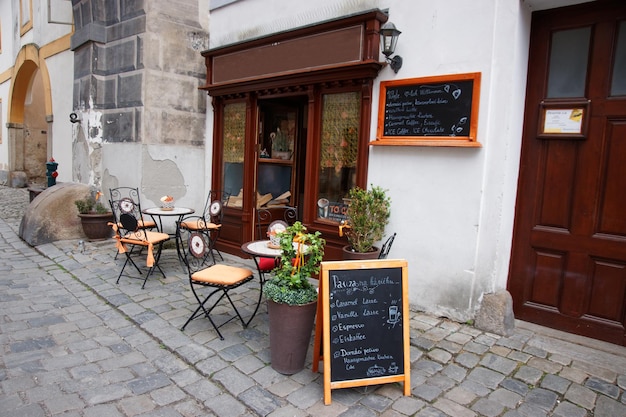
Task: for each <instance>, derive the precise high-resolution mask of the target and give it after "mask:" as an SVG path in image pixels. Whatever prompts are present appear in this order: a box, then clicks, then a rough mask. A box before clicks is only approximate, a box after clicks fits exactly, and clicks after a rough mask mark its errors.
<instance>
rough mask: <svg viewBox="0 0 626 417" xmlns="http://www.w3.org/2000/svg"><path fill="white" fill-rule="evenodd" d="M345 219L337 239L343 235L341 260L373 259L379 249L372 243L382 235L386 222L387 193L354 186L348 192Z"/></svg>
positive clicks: (375, 188) (380, 189)
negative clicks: (343, 244) (344, 244)
mask: <svg viewBox="0 0 626 417" xmlns="http://www.w3.org/2000/svg"><path fill="white" fill-rule="evenodd" d="M348 197H349V203H348V209H347V211H346V220H345V221H344V222H343V223H342V224H341V225H340V226H339V236H342V235H343V234H345V235H346V237H347V239H348V245H346V246H344V247H343V254H344V259H375V258H378V254H379V253H380V248H378V247H375V246H374V244H375V243H376V242H378V241H380V240H381V239H382V238H383V236H384V235H385V226H387V223H389V216H390V214H391V200H390V198H389V197H388V196H387V193H386V190H383V189H382V188H381V187H378V186H374V185H372V187H371V188H370V189H369V190H366V189H363V188H360V187H354V188H352V189H350V192H349V196H348Z"/></svg>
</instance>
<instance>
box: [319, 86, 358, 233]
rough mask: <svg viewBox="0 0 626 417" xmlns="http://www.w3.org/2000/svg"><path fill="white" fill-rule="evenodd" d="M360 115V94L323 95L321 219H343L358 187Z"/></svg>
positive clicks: (320, 184)
mask: <svg viewBox="0 0 626 417" xmlns="http://www.w3.org/2000/svg"><path fill="white" fill-rule="evenodd" d="M360 114H361V94H360V93H358V92H347V93H336V94H324V95H323V96H322V132H321V144H320V160H319V167H320V168H319V169H320V172H319V180H318V196H317V205H318V213H317V217H318V219H323V220H329V221H337V222H338V221H341V220H342V219H343V214H344V212H345V207H346V206H345V201H344V198H345V197H346V196H347V195H348V192H349V190H350V189H351V188H352V187H354V186H355V185H356V172H357V171H356V169H357V157H358V149H359V126H360V123H361V118H360Z"/></svg>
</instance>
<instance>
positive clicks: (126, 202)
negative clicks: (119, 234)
mask: <svg viewBox="0 0 626 417" xmlns="http://www.w3.org/2000/svg"><path fill="white" fill-rule="evenodd" d="M109 195H110V197H111V198H110V199H109V203H110V204H111V201H119V202H120V203H119V204H121V205H123V206H124V209H125V210H126V211H128V210H130V209H131V206H134V205H136V206H137V207H138V208H139V213H140V216H139V217H138V218H137V227H138V228H139V229H148V230H154V229H156V223H155V222H154V220H151V219H150V220H147V219H145V218H144V217H143V214H142V213H141V199H140V197H139V188H137V187H116V188H109ZM111 209H113V207H112V206H111ZM118 218H119V217H118ZM118 227H121V224H119V223H118ZM117 255H119V252H115V259H117Z"/></svg>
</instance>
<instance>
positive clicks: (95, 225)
mask: <svg viewBox="0 0 626 417" xmlns="http://www.w3.org/2000/svg"><path fill="white" fill-rule="evenodd" d="M101 196H102V193H101V192H92V193H90V194H89V195H88V196H86V197H85V198H83V199H81V200H75V201H74V204H75V205H76V208H77V209H78V217H80V220H81V224H82V226H83V232H84V233H85V236H87V238H89V239H91V240H100V239H106V238H109V237H111V235H112V234H113V229H112V228H111V226H109V224H108V223H109V222H112V221H113V213H112V212H111V210H109V208H108V207H106V206H105V205H104V204H102V203H101V202H100V201H99V199H100V197H101Z"/></svg>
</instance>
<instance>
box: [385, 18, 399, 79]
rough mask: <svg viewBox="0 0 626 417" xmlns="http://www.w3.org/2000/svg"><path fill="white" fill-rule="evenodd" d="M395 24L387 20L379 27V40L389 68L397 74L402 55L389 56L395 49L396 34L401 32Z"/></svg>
mask: <svg viewBox="0 0 626 417" xmlns="http://www.w3.org/2000/svg"><path fill="white" fill-rule="evenodd" d="M401 33H402V32H400V31H399V30H398V29H396V25H394V24H393V23H391V22H387V23H385V24H384V25H382V26H381V27H380V40H381V43H382V48H383V54H384V55H385V57H386V60H387V62H388V63H389V66H390V67H391V69H392V70H393V71H394V72H395V73H396V74H397V73H398V70H399V69H400V68H402V57H401V56H400V55H396V56H394V57H393V58H390V56H391V55H393V53H394V52H395V50H396V43H398V36H399V35H400V34H401Z"/></svg>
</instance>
